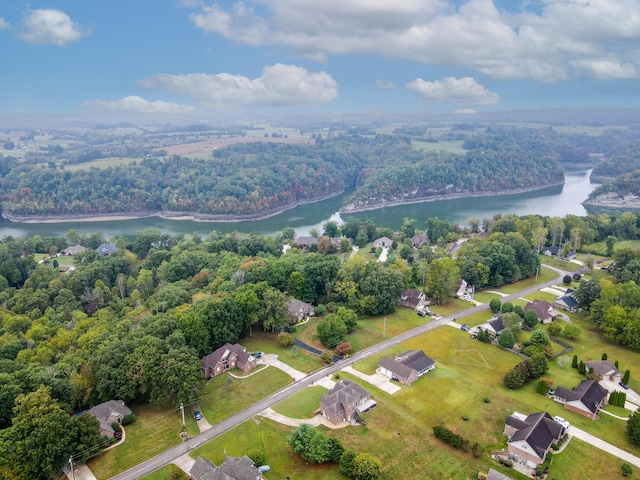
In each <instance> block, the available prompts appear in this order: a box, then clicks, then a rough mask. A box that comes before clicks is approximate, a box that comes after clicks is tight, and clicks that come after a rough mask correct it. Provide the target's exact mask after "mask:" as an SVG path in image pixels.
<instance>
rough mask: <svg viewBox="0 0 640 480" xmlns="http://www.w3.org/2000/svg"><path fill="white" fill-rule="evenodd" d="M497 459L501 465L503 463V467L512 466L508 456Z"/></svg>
mask: <svg viewBox="0 0 640 480" xmlns="http://www.w3.org/2000/svg"><path fill="white" fill-rule="evenodd" d="M498 461H499V462H500V464H501V465H504V466H505V467H513V462H512V461H511V460H509V459H508V458H500V459H499V460H498Z"/></svg>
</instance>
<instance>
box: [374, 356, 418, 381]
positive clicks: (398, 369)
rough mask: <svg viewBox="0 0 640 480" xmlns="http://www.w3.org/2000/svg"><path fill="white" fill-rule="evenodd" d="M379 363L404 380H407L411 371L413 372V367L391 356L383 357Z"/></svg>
mask: <svg viewBox="0 0 640 480" xmlns="http://www.w3.org/2000/svg"><path fill="white" fill-rule="evenodd" d="M379 365H380V366H381V367H382V368H385V369H387V370H389V371H390V372H392V373H393V375H394V376H396V377H398V378H402V379H404V380H407V379H408V378H409V377H410V376H411V373H413V369H412V368H411V367H408V366H407V365H404V364H402V363H400V362H398V361H396V360H394V359H393V358H391V357H384V358H383V359H382V360H380V363H379Z"/></svg>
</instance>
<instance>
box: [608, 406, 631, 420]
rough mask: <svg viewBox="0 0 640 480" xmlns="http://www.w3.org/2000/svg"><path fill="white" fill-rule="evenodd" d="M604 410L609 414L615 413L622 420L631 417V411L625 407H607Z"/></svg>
mask: <svg viewBox="0 0 640 480" xmlns="http://www.w3.org/2000/svg"><path fill="white" fill-rule="evenodd" d="M604 409H605V410H606V411H607V412H609V413H613V414H614V415H618V416H619V417H622V418H626V417H628V416H629V415H631V411H630V410H627V409H626V408H623V407H617V406H615V405H607V406H606V407H604Z"/></svg>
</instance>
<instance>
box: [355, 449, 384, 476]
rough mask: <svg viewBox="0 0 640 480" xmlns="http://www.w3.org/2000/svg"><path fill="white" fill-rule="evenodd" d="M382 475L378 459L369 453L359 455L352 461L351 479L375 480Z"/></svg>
mask: <svg viewBox="0 0 640 480" xmlns="http://www.w3.org/2000/svg"><path fill="white" fill-rule="evenodd" d="M380 475H382V463H380V459H379V458H378V457H376V456H374V455H371V454H370V453H361V454H359V455H357V456H356V458H354V459H353V477H354V478H357V479H358V480H377V479H378V478H380Z"/></svg>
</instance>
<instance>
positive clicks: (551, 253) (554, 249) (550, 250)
mask: <svg viewBox="0 0 640 480" xmlns="http://www.w3.org/2000/svg"><path fill="white" fill-rule="evenodd" d="M559 251H560V247H559V246H558V245H552V246H550V247H547V248H545V249H544V250H543V251H542V253H544V254H545V255H546V256H547V257H555V256H556V255H558V252H559Z"/></svg>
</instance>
